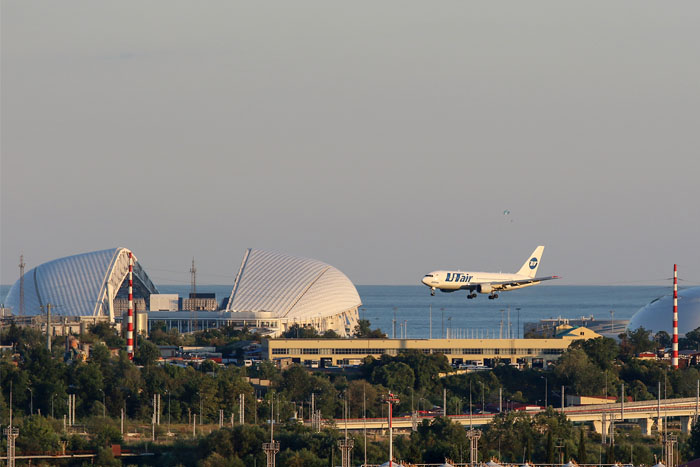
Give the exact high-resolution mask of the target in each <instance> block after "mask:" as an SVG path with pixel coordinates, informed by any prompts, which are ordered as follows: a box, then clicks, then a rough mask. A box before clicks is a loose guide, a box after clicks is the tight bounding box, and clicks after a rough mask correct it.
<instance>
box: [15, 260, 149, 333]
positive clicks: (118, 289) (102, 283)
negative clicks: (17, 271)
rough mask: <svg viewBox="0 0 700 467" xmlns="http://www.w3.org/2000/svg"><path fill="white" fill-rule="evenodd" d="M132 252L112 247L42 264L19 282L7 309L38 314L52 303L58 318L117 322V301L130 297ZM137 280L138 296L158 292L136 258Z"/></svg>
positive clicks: (136, 293)
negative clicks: (115, 307) (115, 320)
mask: <svg viewBox="0 0 700 467" xmlns="http://www.w3.org/2000/svg"><path fill="white" fill-rule="evenodd" d="M129 253H130V250H128V249H126V248H111V249H109V250H101V251H93V252H90V253H83V254H78V255H74V256H67V257H65V258H59V259H56V260H53V261H49V262H47V263H44V264H41V265H39V266H37V267H35V268H33V269H30V270H29V271H28V272H27V273H25V274H24V280H22V279H18V280H17V282H15V284H14V285H13V286H12V288H10V291H9V293H8V294H7V298H6V301H5V306H6V307H7V308H11V309H12V314H13V315H15V316H18V315H25V316H33V315H38V314H41V313H42V312H43V311H44V307H45V306H46V305H47V304H51V305H52V313H53V314H54V315H58V316H95V317H96V316H105V317H109V318H110V321H113V320H114V299H115V298H117V296H124V297H126V288H127V282H128V281H125V280H124V279H126V277H127V275H128V273H129ZM133 279H134V280H133V289H134V296H137V297H142V298H145V299H148V297H149V296H150V294H152V293H158V290H157V289H156V287H155V285H153V282H151V280H150V279H149V277H148V275H147V274H146V272H145V271H144V270H143V268H142V267H141V265H140V264H139V262H138V261H137V260H136V257H135V256H134V271H133ZM22 282H23V287H22ZM22 289H23V290H22Z"/></svg>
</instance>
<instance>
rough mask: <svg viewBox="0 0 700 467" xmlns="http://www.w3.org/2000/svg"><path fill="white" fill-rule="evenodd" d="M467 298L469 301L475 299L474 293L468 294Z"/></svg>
mask: <svg viewBox="0 0 700 467" xmlns="http://www.w3.org/2000/svg"><path fill="white" fill-rule="evenodd" d="M467 298H468V299H469V300H471V299H472V298H476V292H474V293H468V294H467Z"/></svg>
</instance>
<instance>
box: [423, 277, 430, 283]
mask: <svg viewBox="0 0 700 467" xmlns="http://www.w3.org/2000/svg"><path fill="white" fill-rule="evenodd" d="M428 281H430V278H429V277H424V278H423V280H422V281H421V282H422V283H424V284H425V285H430V284H429V283H428Z"/></svg>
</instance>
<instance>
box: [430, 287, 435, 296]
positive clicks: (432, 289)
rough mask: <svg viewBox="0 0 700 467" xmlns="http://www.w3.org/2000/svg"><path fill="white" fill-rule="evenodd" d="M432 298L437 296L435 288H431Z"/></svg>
mask: <svg viewBox="0 0 700 467" xmlns="http://www.w3.org/2000/svg"><path fill="white" fill-rule="evenodd" d="M430 296H431V297H434V296H435V287H431V288H430Z"/></svg>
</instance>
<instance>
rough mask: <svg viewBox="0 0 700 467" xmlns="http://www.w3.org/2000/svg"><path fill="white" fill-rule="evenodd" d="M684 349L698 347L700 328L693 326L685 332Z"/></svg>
mask: <svg viewBox="0 0 700 467" xmlns="http://www.w3.org/2000/svg"><path fill="white" fill-rule="evenodd" d="M683 347H684V349H692V350H695V349H700V328H695V329H693V330H692V331H690V332H688V333H686V334H685V345H684V346H683Z"/></svg>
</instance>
